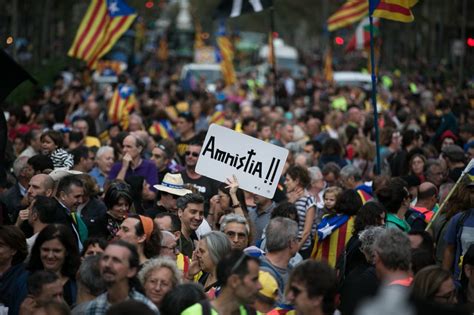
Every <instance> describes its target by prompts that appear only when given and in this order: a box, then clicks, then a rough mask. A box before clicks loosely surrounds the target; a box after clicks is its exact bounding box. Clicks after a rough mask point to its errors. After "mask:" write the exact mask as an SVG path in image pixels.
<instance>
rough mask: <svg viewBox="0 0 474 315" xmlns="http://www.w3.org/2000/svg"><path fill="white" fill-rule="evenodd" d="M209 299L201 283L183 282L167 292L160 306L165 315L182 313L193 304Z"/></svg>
mask: <svg viewBox="0 0 474 315" xmlns="http://www.w3.org/2000/svg"><path fill="white" fill-rule="evenodd" d="M206 299H207V295H206V293H205V292H204V289H203V287H202V286H201V285H199V284H197V283H183V284H179V285H177V286H176V287H175V288H174V289H173V290H171V291H169V292H168V293H166V295H165V296H164V297H163V300H162V302H161V306H160V312H161V314H163V315H180V314H181V312H182V311H184V310H185V309H187V308H188V307H190V306H191V305H193V304H196V303H198V302H199V301H203V300H206Z"/></svg>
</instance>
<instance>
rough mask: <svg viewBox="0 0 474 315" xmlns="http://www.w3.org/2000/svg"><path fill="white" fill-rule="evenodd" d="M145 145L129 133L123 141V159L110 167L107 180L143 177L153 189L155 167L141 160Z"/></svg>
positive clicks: (155, 179)
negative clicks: (134, 176) (135, 176)
mask: <svg viewBox="0 0 474 315" xmlns="http://www.w3.org/2000/svg"><path fill="white" fill-rule="evenodd" d="M146 146H147V143H146V142H144V141H143V140H142V139H141V138H140V137H138V136H136V135H135V134H133V133H131V134H129V135H128V136H126V137H125V139H123V158H122V161H121V162H117V163H115V164H114V165H113V166H112V169H111V170H110V173H109V179H111V180H112V179H121V180H125V179H126V178H127V177H130V176H133V175H139V176H143V177H145V180H146V182H147V183H148V184H149V185H150V186H151V187H153V186H154V185H156V184H158V172H157V170H156V165H155V163H153V162H152V161H150V160H147V159H144V158H142V155H143V153H144V151H145V149H146Z"/></svg>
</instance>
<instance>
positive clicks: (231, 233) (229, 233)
mask: <svg viewBox="0 0 474 315" xmlns="http://www.w3.org/2000/svg"><path fill="white" fill-rule="evenodd" d="M225 234H226V235H227V236H228V237H229V238H235V237H236V236H237V238H238V239H240V240H243V239H246V238H247V234H245V233H237V232H234V231H227V232H225Z"/></svg>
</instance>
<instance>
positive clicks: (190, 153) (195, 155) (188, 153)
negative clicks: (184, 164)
mask: <svg viewBox="0 0 474 315" xmlns="http://www.w3.org/2000/svg"><path fill="white" fill-rule="evenodd" d="M184 154H185V155H186V156H188V155H192V156H194V157H198V156H199V153H197V152H191V151H186V152H184Z"/></svg>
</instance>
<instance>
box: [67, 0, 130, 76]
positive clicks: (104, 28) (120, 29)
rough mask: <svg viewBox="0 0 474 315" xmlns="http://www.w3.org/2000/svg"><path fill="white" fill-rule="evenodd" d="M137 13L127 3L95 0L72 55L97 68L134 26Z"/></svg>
mask: <svg viewBox="0 0 474 315" xmlns="http://www.w3.org/2000/svg"><path fill="white" fill-rule="evenodd" d="M136 17H137V14H136V13H135V10H133V9H132V8H130V7H129V6H128V5H127V4H126V3H125V2H124V0H92V1H91V4H90V5H89V8H88V9H87V12H86V15H85V16H84V18H83V19H82V22H81V24H80V25H79V29H78V30H77V34H76V37H75V39H74V42H73V44H72V46H71V48H70V49H69V51H68V53H67V54H68V56H70V57H74V58H78V59H82V60H84V61H86V62H87V66H88V67H89V68H91V69H95V68H96V66H97V61H98V60H99V59H100V58H101V57H102V56H103V55H105V54H106V53H107V52H108V51H109V50H110V49H111V48H112V47H113V46H114V44H115V43H116V42H117V40H118V39H119V38H120V36H122V34H123V33H125V32H126V31H127V30H128V29H129V28H130V25H131V24H132V23H133V21H134V20H135V18H136Z"/></svg>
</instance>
